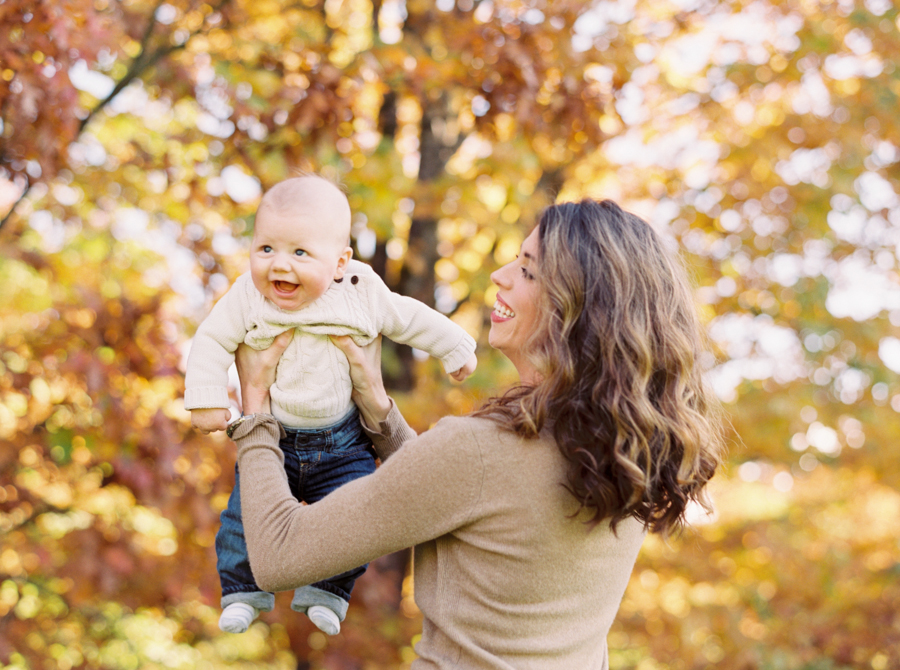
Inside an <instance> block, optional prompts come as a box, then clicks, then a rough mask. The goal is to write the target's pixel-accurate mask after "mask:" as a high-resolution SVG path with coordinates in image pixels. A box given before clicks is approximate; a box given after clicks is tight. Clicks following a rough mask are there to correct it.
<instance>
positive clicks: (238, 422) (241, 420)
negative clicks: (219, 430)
mask: <svg viewBox="0 0 900 670" xmlns="http://www.w3.org/2000/svg"><path fill="white" fill-rule="evenodd" d="M246 418H247V417H245V416H241V417H238V419H237V420H236V421H234V422H233V423H232V424H231V425H230V426H228V428H226V429H225V434H226V435H227V436H228V437H231V436H232V435H234V430H235V428H237V427H238V426H239V425H241V424H242V423H244V419H246Z"/></svg>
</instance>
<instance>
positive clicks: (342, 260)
mask: <svg viewBox="0 0 900 670" xmlns="http://www.w3.org/2000/svg"><path fill="white" fill-rule="evenodd" d="M352 257H353V249H351V248H350V247H344V250H343V251H342V252H341V255H340V256H339V257H338V263H337V268H335V270H334V279H335V281H338V280H340V279H343V278H344V273H345V272H346V271H347V265H348V263H350V259H351V258H352Z"/></svg>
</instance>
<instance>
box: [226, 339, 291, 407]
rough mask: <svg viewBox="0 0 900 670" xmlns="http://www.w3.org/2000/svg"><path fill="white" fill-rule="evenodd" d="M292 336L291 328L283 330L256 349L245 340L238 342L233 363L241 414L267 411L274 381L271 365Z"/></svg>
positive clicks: (273, 371)
mask: <svg viewBox="0 0 900 670" xmlns="http://www.w3.org/2000/svg"><path fill="white" fill-rule="evenodd" d="M293 337H294V331H293V330H286V331H284V332H283V333H281V335H279V336H278V337H276V338H275V340H274V341H273V342H272V345H271V346H270V347H269V348H268V349H263V350H262V351H257V350H256V349H251V348H250V347H248V346H247V345H246V344H241V345H240V346H238V348H237V351H236V352H235V354H234V364H235V366H236V367H237V371H238V377H240V380H241V410H242V411H243V413H244V414H257V413H259V412H265V413H268V412H270V411H271V409H270V406H269V387H270V386H271V385H272V384H274V383H275V369H276V368H277V367H278V361H279V360H281V354H283V353H284V350H285V349H287V347H288V345H289V344H290V343H291V340H292V339H293Z"/></svg>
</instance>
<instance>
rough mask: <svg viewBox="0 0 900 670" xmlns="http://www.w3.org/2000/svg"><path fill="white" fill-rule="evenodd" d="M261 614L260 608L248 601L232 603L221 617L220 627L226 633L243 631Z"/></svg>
mask: <svg viewBox="0 0 900 670" xmlns="http://www.w3.org/2000/svg"><path fill="white" fill-rule="evenodd" d="M258 614H259V610H258V609H256V608H255V607H253V606H251V605H248V604H247V603H231V604H230V605H229V606H228V607H226V608H225V609H224V610H223V611H222V616H220V617H219V628H220V629H221V630H223V631H225V632H226V633H243V632H244V631H246V630H247V629H248V628H249V627H250V624H251V623H253V620H254V619H255V618H256V616H257V615H258Z"/></svg>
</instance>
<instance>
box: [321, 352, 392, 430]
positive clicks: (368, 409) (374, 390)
mask: <svg viewBox="0 0 900 670" xmlns="http://www.w3.org/2000/svg"><path fill="white" fill-rule="evenodd" d="M329 337H331V341H332V342H334V344H335V346H336V347H337V348H338V349H340V350H341V351H343V352H344V355H345V356H346V357H347V361H348V362H349V363H350V379H351V380H352V381H353V395H352V396H351V397H352V398H353V402H355V403H356V406H357V407H358V408H359V413H360V414H361V415H362V418H363V422H364V423H365V424H366V426H368V427H369V428H370V429H373V430H378V426H379V424H380V423H381V422H382V421H384V420H385V419H387V415H388V413H389V412H390V411H391V399H390V398H389V397H388V394H387V391H385V390H384V380H383V379H382V377H381V335H379V336H378V337H376V338H375V339H374V340H373V341H372V342H371V343H370V344H367V345H366V346H365V347H359V346H357V345H356V344H355V343H354V342H353V340H352V339H350V337H349V336H348V335H331V336H329Z"/></svg>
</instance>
